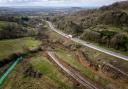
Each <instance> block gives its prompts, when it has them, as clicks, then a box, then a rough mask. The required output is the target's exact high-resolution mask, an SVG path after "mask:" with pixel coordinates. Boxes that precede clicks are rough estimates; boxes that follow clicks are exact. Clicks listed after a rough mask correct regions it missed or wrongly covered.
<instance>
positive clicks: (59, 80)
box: [30, 55, 73, 89]
mask: <svg viewBox="0 0 128 89" xmlns="http://www.w3.org/2000/svg"><path fill="white" fill-rule="evenodd" d="M30 63H31V64H32V65H33V66H34V67H35V68H36V69H37V70H39V71H41V72H42V73H43V74H44V75H45V76H47V77H49V78H50V79H51V80H52V81H53V82H54V83H55V85H56V87H58V88H59V89H73V83H72V82H71V81H70V80H69V79H68V78H67V77H65V76H64V75H63V74H61V73H60V72H59V71H58V70H57V69H56V67H55V66H54V65H53V64H52V63H51V62H50V61H49V60H48V59H46V58H45V57H43V56H41V55H40V56H39V55H38V56H35V57H34V58H32V59H31V62H30Z"/></svg>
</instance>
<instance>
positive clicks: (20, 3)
mask: <svg viewBox="0 0 128 89" xmlns="http://www.w3.org/2000/svg"><path fill="white" fill-rule="evenodd" d="M119 1H126V0H0V7H100V6H103V5H109V4H112V3H114V2H119Z"/></svg>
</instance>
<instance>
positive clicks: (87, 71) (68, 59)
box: [56, 49, 111, 86]
mask: <svg viewBox="0 0 128 89" xmlns="http://www.w3.org/2000/svg"><path fill="white" fill-rule="evenodd" d="M56 53H57V55H58V56H59V57H60V58H62V59H63V60H64V61H66V62H67V63H69V64H70V65H71V66H73V67H75V68H76V69H78V70H79V71H81V73H82V74H84V75H85V76H87V77H88V78H90V79H91V80H93V81H95V82H98V83H100V84H101V85H103V86H107V85H108V84H110V83H111V81H109V80H107V79H104V78H102V77H100V76H99V75H96V74H95V73H94V72H93V71H91V70H90V69H89V68H85V67H84V66H83V65H82V64H80V63H79V61H78V60H77V59H76V58H75V56H73V55H71V54H69V52H68V51H65V50H62V49H57V51H56Z"/></svg>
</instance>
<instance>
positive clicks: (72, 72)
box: [47, 52, 99, 89]
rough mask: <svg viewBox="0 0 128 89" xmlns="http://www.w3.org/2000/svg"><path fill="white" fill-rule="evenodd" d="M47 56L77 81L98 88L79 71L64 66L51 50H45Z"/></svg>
mask: <svg viewBox="0 0 128 89" xmlns="http://www.w3.org/2000/svg"><path fill="white" fill-rule="evenodd" d="M47 53H48V55H49V57H51V59H52V60H53V61H54V62H55V63H56V64H57V65H58V66H59V67H60V68H61V69H63V70H64V71H65V72H66V73H68V74H69V75H70V76H72V77H73V78H74V79H75V80H76V81H77V82H79V83H80V84H82V85H83V86H85V87H86V88H87V89H99V88H97V87H96V86H94V85H93V84H92V83H90V82H88V81H87V80H85V78H84V77H82V76H81V75H80V74H79V73H77V72H76V71H75V70H74V69H71V68H67V67H65V66H64V65H63V64H62V63H61V62H60V61H59V60H58V58H57V57H56V56H55V54H54V53H53V52H47Z"/></svg>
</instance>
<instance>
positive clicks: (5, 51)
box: [0, 37, 41, 60]
mask: <svg viewBox="0 0 128 89" xmlns="http://www.w3.org/2000/svg"><path fill="white" fill-rule="evenodd" d="M40 44H41V42H40V41H37V40H35V39H34V38H31V37H25V38H18V39H9V40H1V41H0V60H2V59H3V58H6V57H8V56H9V55H10V54H12V53H16V52H23V51H24V49H26V48H30V49H31V48H36V47H38V46H39V45H40Z"/></svg>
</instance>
